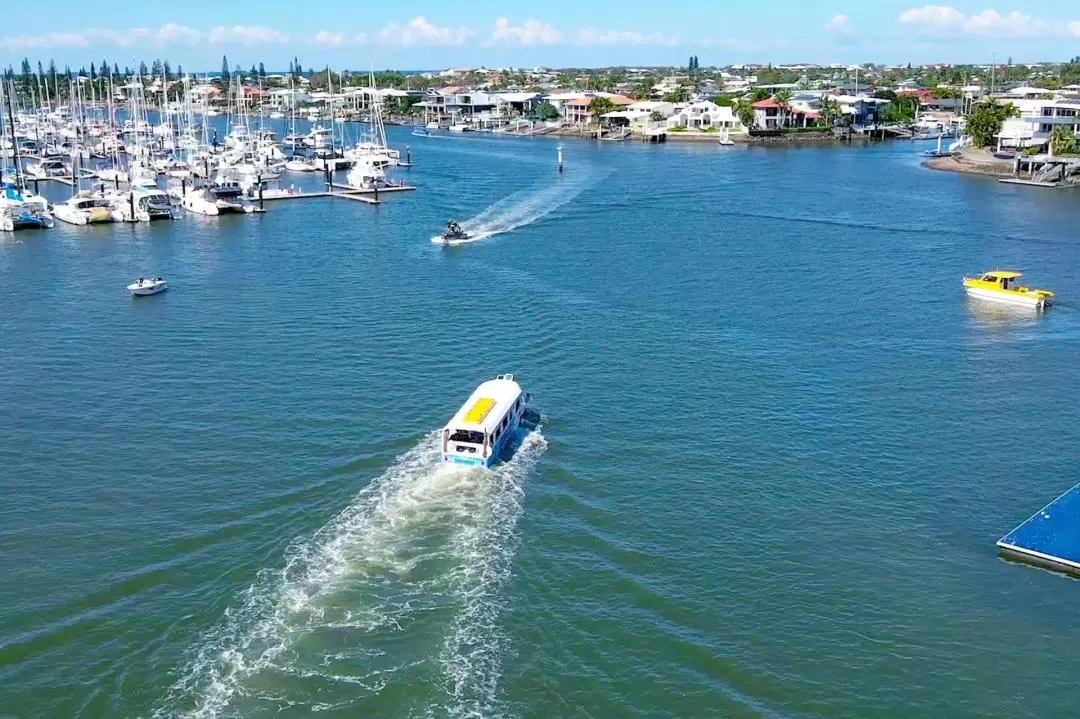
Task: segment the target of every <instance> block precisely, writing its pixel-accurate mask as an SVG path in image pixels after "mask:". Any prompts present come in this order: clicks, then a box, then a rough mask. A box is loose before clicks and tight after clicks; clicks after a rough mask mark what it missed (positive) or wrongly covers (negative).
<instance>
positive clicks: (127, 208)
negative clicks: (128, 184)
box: [114, 186, 180, 222]
mask: <svg viewBox="0 0 1080 719" xmlns="http://www.w3.org/2000/svg"><path fill="white" fill-rule="evenodd" d="M114 197H115V206H116V210H117V219H118V220H120V221H121V222H152V221H153V220H179V219H180V208H178V207H177V206H176V205H174V204H173V201H172V198H170V197H169V195H168V194H167V193H166V192H165V191H164V190H161V189H159V188H157V187H142V186H136V187H135V188H133V189H132V190H129V191H127V192H120V193H116V194H115V195H114Z"/></svg>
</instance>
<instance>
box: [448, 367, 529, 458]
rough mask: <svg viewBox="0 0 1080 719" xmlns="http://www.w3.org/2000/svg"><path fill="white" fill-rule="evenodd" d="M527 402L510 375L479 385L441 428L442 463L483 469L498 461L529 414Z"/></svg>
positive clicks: (500, 376) (527, 397)
mask: <svg viewBox="0 0 1080 719" xmlns="http://www.w3.org/2000/svg"><path fill="white" fill-rule="evenodd" d="M528 401H529V396H528V395H526V394H523V393H522V392H521V387H520V386H519V385H518V383H517V382H515V381H514V375H512V374H502V375H499V376H498V377H496V378H495V379H493V380H488V381H487V382H484V383H483V384H481V385H480V386H479V387H477V388H476V390H475V391H474V392H473V393H472V395H471V396H470V397H469V399H468V401H467V402H465V404H463V405H462V406H461V409H459V410H458V411H457V414H455V415H454V417H453V419H451V420H450V422H449V423H448V424H447V425H446V426H445V427H444V428H443V432H442V459H443V462H447V463H452V464H465V465H478V466H483V467H490V466H491V465H492V464H494V463H495V462H497V461H498V460H499V455H500V454H501V452H502V451H503V450H504V449H505V448H506V447H507V446H508V445H510V444H512V443H513V441H514V439H515V437H516V435H517V433H518V428H519V427H520V426H521V425H522V420H523V419H525V417H526V414H527V413H530V412H531V410H529V408H528V406H527V403H528Z"/></svg>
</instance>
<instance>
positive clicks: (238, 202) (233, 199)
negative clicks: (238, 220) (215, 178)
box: [180, 182, 255, 216]
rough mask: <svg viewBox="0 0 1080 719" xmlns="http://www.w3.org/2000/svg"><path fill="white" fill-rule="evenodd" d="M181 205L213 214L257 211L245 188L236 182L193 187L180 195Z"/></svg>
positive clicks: (198, 212)
mask: <svg viewBox="0 0 1080 719" xmlns="http://www.w3.org/2000/svg"><path fill="white" fill-rule="evenodd" d="M180 205H181V206H182V207H183V208H184V209H185V210H190V211H191V212H194V213H196V214H199V215H211V216H216V215H224V214H228V213H236V214H240V213H250V212H254V211H255V208H254V207H253V206H252V204H251V201H250V200H248V198H247V197H245V196H244V189H243V188H242V187H240V184H239V183H236V182H225V183H222V184H214V185H205V186H204V187H200V188H197V189H196V188H192V189H191V190H189V191H188V192H187V193H186V194H184V195H182V196H181V197H180Z"/></svg>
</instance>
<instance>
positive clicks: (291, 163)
mask: <svg viewBox="0 0 1080 719" xmlns="http://www.w3.org/2000/svg"><path fill="white" fill-rule="evenodd" d="M285 169H286V170H288V171H289V172H315V170H316V169H318V168H316V167H315V160H314V158H311V157H304V156H302V155H294V156H293V158H292V159H291V160H288V161H287V162H286V163H285Z"/></svg>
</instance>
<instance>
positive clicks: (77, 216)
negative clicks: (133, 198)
mask: <svg viewBox="0 0 1080 719" xmlns="http://www.w3.org/2000/svg"><path fill="white" fill-rule="evenodd" d="M52 211H53V215H54V216H55V217H56V219H58V220H60V221H62V222H67V223H68V224H71V225H88V224H93V223H99V222H115V221H116V219H117V216H118V214H119V213H118V212H117V211H116V210H115V209H114V208H113V203H112V202H111V201H110V200H108V199H107V198H105V197H101V196H98V195H95V194H93V193H90V192H87V191H86V190H83V191H82V192H79V193H78V194H77V195H75V196H74V197H69V198H68V199H67V200H65V201H64V202H60V203H57V204H54V205H53V208H52Z"/></svg>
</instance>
